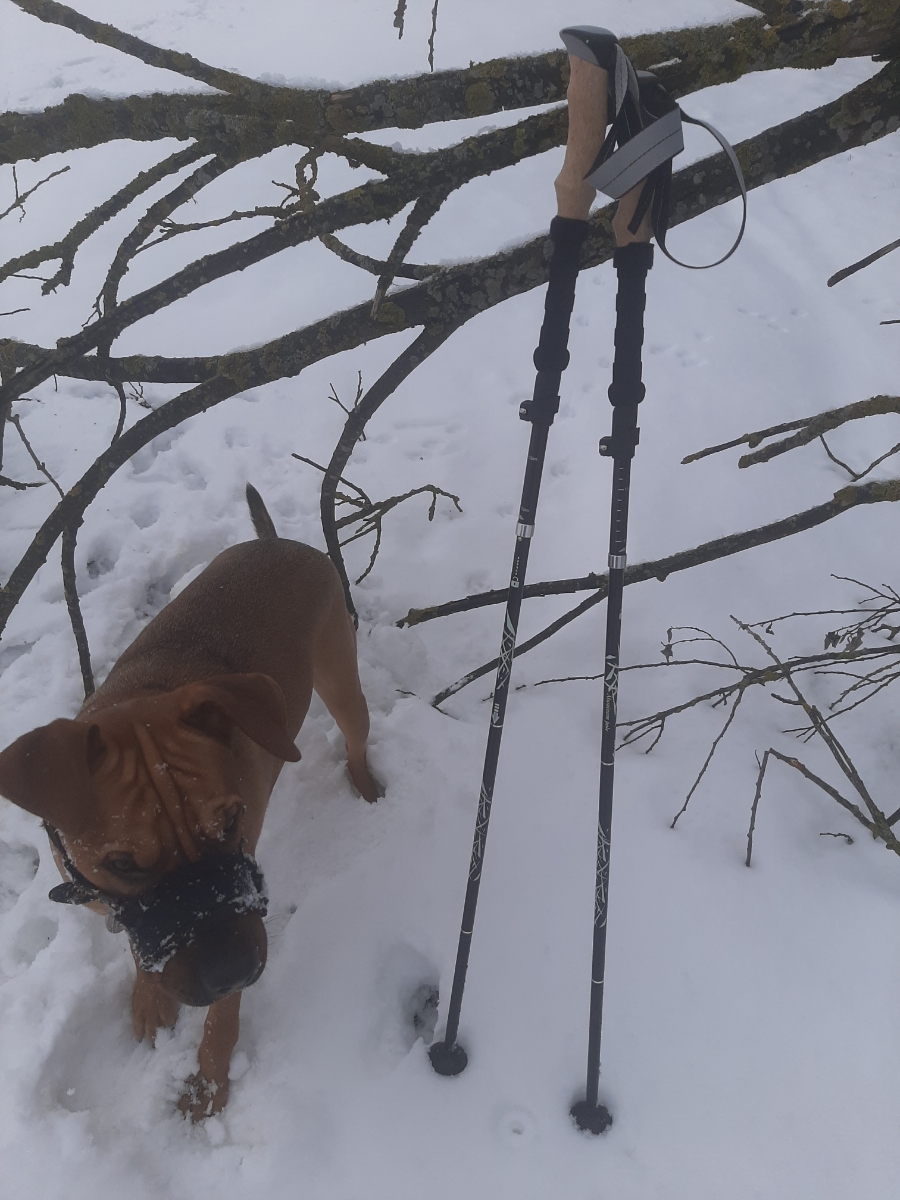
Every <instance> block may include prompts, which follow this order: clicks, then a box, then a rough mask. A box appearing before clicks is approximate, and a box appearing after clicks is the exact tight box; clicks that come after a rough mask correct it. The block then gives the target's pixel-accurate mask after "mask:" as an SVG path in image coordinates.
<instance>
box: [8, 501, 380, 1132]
mask: <svg viewBox="0 0 900 1200" xmlns="http://www.w3.org/2000/svg"><path fill="white" fill-rule="evenodd" d="M247 501H248V503H249V505H250V511H251V515H252V517H253V523H254V526H255V528H256V531H257V533H258V535H259V538H260V540H259V541H255V542H245V543H243V544H241V545H238V546H233V547H232V548H231V549H230V550H226V551H224V553H222V554H220V555H219V556H218V557H217V558H215V559H214V560H213V561H212V562H211V563H210V565H209V566H208V567H207V568H206V570H205V571H204V572H203V573H202V574H201V575H200V576H199V577H198V578H197V579H195V580H194V581H193V583H191V584H189V585H188V586H187V587H186V588H185V589H184V591H183V592H182V593H181V594H180V595H179V596H178V597H177V598H176V599H175V600H173V601H172V602H171V604H169V605H168V606H167V607H166V608H165V609H164V610H163V611H162V612H161V613H160V614H159V615H158V616H157V617H155V618H154V619H153V620H152V621H151V622H150V624H149V625H148V626H147V628H146V629H145V630H144V631H143V632H142V633H141V634H140V635H139V636H138V637H137V639H136V640H135V641H134V642H133V643H132V644H131V646H129V647H128V649H127V650H126V651H125V653H124V654H123V655H122V657H121V658H120V659H119V660H118V662H117V663H116V664H115V666H114V667H113V669H112V670H111V671H110V673H109V676H108V678H107V679H106V682H105V683H104V684H103V685H102V686H101V687H100V688H98V690H97V691H96V692H95V693H94V694H93V695H92V696H91V697H90V698H89V699H88V700H87V701H86V703H85V704H84V707H83V708H82V709H81V711H80V712H79V713H78V715H77V716H76V717H75V718H74V720H57V721H53V722H51V724H49V725H45V726H43V727H42V728H40V729H35V730H33V731H32V732H31V733H27V734H25V735H24V736H23V737H20V738H19V739H18V740H17V741H15V742H13V744H12V745H11V746H9V747H7V749H6V750H4V751H3V753H2V754H0V793H2V794H3V795H4V796H6V797H7V798H8V799H9V800H11V801H12V802H13V803H14V804H17V805H19V806H20V807H21V808H24V809H26V810H27V811H28V812H31V813H35V814H36V815H37V816H39V817H41V818H43V820H44V822H45V824H46V825H47V826H48V832H49V833H50V836H51V843H52V845H53V850H54V854H55V857H56V861H57V865H58V866H59V868H60V871H61V873H62V874H63V876H64V877H65V878H67V879H68V881H69V882H67V883H66V884H63V885H61V886H60V887H59V888H54V890H53V893H51V896H52V898H54V899H65V900H67V901H69V902H74V903H87V904H89V906H90V907H91V908H92V909H93V910H94V911H96V912H100V913H103V914H105V915H106V916H107V923H108V924H111V927H113V928H115V927H116V926H115V924H114V923H113V922H118V923H120V924H121V925H124V927H125V928H126V929H127V931H128V933H129V937H130V939H131V943H132V950H133V951H134V955H135V962H136V964H137V978H136V980H135V984H134V993H133V997H132V1015H133V1020H134V1031H135V1034H136V1036H137V1037H138V1038H139V1039H141V1038H147V1039H149V1040H152V1039H153V1038H154V1037H155V1035H156V1031H157V1030H158V1029H159V1028H160V1027H161V1026H172V1025H173V1024H174V1023H175V1018H176V1016H177V1012H178V1006H179V1004H192V1005H199V1006H204V1007H205V1006H207V1005H208V1006H209V1012H208V1014H207V1017H206V1024H205V1026H204V1030H203V1039H202V1041H201V1043H200V1050H199V1060H200V1069H199V1072H198V1073H197V1075H195V1076H193V1077H192V1078H191V1079H190V1080H188V1084H187V1090H186V1092H185V1094H184V1096H183V1097H182V1099H181V1101H180V1104H179V1107H180V1109H181V1111H182V1112H184V1113H190V1115H191V1117H192V1118H193V1119H194V1120H199V1119H200V1118H201V1117H203V1116H207V1115H209V1114H211V1113H215V1112H218V1111H220V1110H221V1109H222V1108H223V1107H224V1104H225V1101H226V1099H227V1096H228V1066H229V1062H230V1059H231V1053H232V1050H233V1049H234V1045H235V1042H236V1041H237V1036H238V1020H239V1010H240V1003H241V989H242V988H244V987H247V986H249V985H250V984H252V983H254V982H255V981H256V980H257V979H258V978H259V976H260V974H261V973H262V970H263V968H264V966H265V961H266V932H265V927H264V925H263V920H262V917H263V914H264V912H265V895H264V892H263V887H262V877H261V876H260V875H259V872H258V868H256V865H255V862H254V861H253V859H252V855H253V854H254V853H255V850H256V843H257V840H258V838H259V834H260V830H261V829H262V824H263V818H264V816H265V811H266V805H267V803H268V800H269V795H270V793H271V791H272V788H273V786H274V784H275V780H276V779H277V778H278V774H279V772H280V771H281V767H282V764H283V763H284V762H285V761H296V760H297V759H298V758H299V757H300V755H299V752H298V751H297V749H296V748H295V746H294V744H293V740H294V738H295V737H296V736H297V732H298V731H299V729H300V726H301V725H302V724H303V720H304V718H305V716H306V713H307V709H308V708H309V702H310V698H311V695H312V691H313V689H315V690H316V692H318V694H319V696H320V697H321V698H322V700H323V701H324V702H325V705H326V706H327V708H328V711H329V712H330V713H331V715H332V716H333V717H334V719H335V721H336V722H337V724H338V726H339V728H340V730H341V732H342V733H343V735H344V737H345V739H346V742H347V759H348V762H347V766H348V771H349V774H350V778H351V779H352V781H353V783H354V785H355V787H356V788H357V790H358V791H359V792H360V794H361V795H362V796H363V797H364V798H365V799H366V800H368V801H369V802H374V801H375V800H376V798H377V796H378V795H379V794H380V789H379V786H378V784H377V783H376V781H375V780H374V779H373V777H372V775H371V774H370V772H369V768H368V765H367V763H366V739H367V737H368V733H369V713H368V709H367V707H366V701H365V698H364V697H363V694H362V690H361V689H360V684H359V676H358V673H357V665H356V638H355V633H354V630H353V626H352V624H351V621H350V618H349V616H348V613H347V609H346V605H345V602H344V595H343V591H342V588H341V583H340V579H339V578H338V574H337V572H336V571H335V569H334V567H333V566H332V565H331V563H330V562H329V560H328V558H326V557H325V555H324V554H320V553H319V551H318V550H314V549H312V547H310V546H304V545H302V544H301V543H299V542H292V541H286V540H283V539H281V538H279V537H278V536H277V534H276V532H275V528H274V526H273V525H272V522H271V519H270V517H269V514H268V513H267V512H266V510H265V507H264V505H263V502H262V500H261V499H260V497H259V495H258V493H256V492H255V490H254V489H253V488H251V487H249V485H248V488H247Z"/></svg>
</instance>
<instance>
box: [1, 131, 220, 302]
mask: <svg viewBox="0 0 900 1200" xmlns="http://www.w3.org/2000/svg"><path fill="white" fill-rule="evenodd" d="M207 153H209V151H208V150H205V149H204V148H203V147H202V146H201V145H200V144H199V143H196V144H195V145H193V146H188V147H187V148H186V149H185V150H179V151H177V153H175V154H170V155H169V156H168V157H167V158H164V159H162V161H161V162H159V163H157V164H156V166H155V167H150V168H149V170H147V171H141V173H140V174H139V175H137V176H135V178H134V179H133V180H132V181H131V183H129V184H127V185H126V186H125V187H123V188H120V189H119V191H118V192H116V193H115V195H114V196H111V197H110V198H109V199H108V200H106V201H105V202H104V203H103V204H100V205H98V206H97V207H96V208H94V209H91V211H90V212H89V213H88V214H87V216H85V217H82V219H81V220H80V221H78V222H77V224H75V225H73V226H72V228H71V229H70V230H69V232H68V233H67V234H66V236H65V237H64V238H61V239H60V240H59V241H58V242H53V243H52V244H51V245H49V246H41V247H40V249H38V250H29V251H28V252H27V253H25V254H20V255H18V256H17V257H16V258H11V259H10V260H9V262H7V263H4V264H3V266H2V267H0V283H2V281H3V280H4V279H8V278H9V277H10V276H11V275H14V274H16V272H18V271H22V270H26V269H28V268H30V267H38V266H40V265H41V263H45V262H48V261H51V260H53V259H56V258H58V259H60V260H61V261H60V266H59V270H58V271H57V273H56V274H55V275H54V276H53V278H52V279H49V280H47V282H46V283H45V284H44V286H43V287H42V288H41V292H42V293H43V294H44V295H45V296H46V295H47V294H48V293H49V292H52V291H54V290H55V289H56V288H57V287H59V285H60V284H62V285H63V286H65V285H67V284H68V283H69V280H70V279H71V278H72V269H73V267H74V265H75V255H76V253H77V251H78V249H79V248H80V247H81V246H82V245H83V244H84V242H86V241H87V239H88V238H89V237H90V236H91V234H92V233H96V232H97V230H98V229H99V228H100V227H101V226H102V225H104V224H105V223H106V222H107V221H109V220H111V219H112V218H113V217H114V216H116V214H117V213H120V212H122V211H123V209H125V208H127V207H128V205H129V204H131V202H132V201H133V200H135V199H136V198H137V197H138V196H140V195H141V194H142V193H143V192H146V191H148V190H149V189H150V188H151V187H154V186H155V185H156V184H157V183H159V181H160V180H161V179H165V177H166V176H167V175H174V174H175V173H176V172H177V171H180V170H181V169H182V168H183V167H186V166H188V165H189V164H190V163H192V162H196V160H197V159H198V158H202V157H203V155H204V154H207Z"/></svg>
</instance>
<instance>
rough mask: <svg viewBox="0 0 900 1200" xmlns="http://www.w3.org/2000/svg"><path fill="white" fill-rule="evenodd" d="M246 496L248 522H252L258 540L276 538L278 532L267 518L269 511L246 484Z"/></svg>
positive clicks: (254, 491)
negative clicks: (248, 511)
mask: <svg viewBox="0 0 900 1200" xmlns="http://www.w3.org/2000/svg"><path fill="white" fill-rule="evenodd" d="M246 496H247V507H248V508H249V509H250V520H251V521H252V522H253V528H254V529H255V530H256V536H257V537H258V538H277V537H278V532H277V530H276V529H275V523H274V522H273V520H272V518H271V517H270V516H269V510H268V509H267V508H266V506H265V504H264V503H263V498H262V496H261V495H260V494H259V492H258V491H257V490H256V488H255V487H254V486H253V484H252V483H248V484H247V492H246Z"/></svg>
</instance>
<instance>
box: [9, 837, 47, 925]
mask: <svg viewBox="0 0 900 1200" xmlns="http://www.w3.org/2000/svg"><path fill="white" fill-rule="evenodd" d="M39 862H40V855H39V854H38V852H37V850H36V849H35V848H34V846H26V845H23V844H21V843H19V844H16V843H13V842H2V841H0V915H2V914H3V913H5V912H9V910H10V909H11V908H13V907H14V906H15V903H16V901H17V900H18V899H19V897H20V896H21V895H22V893H23V892H24V891H25V889H26V888H27V887H28V885H29V883H31V881H32V879H34V877H35V875H36V874H37V869H38V864H39Z"/></svg>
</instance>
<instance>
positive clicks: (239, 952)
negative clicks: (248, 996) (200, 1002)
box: [197, 946, 262, 998]
mask: <svg viewBox="0 0 900 1200" xmlns="http://www.w3.org/2000/svg"><path fill="white" fill-rule="evenodd" d="M261 972H262V962H261V961H260V957H259V954H258V952H257V950H256V947H255V946H238V947H236V948H228V949H227V950H225V951H223V952H222V953H211V952H210V951H208V950H206V951H201V952H200V954H199V955H198V962H197V974H198V975H199V976H200V982H201V983H202V984H203V986H204V987H205V988H206V989H207V990H208V991H209V992H211V993H212V994H213V995H214V996H216V997H217V998H218V997H221V996H227V995H228V994H229V992H238V991H240V990H241V988H245V987H249V986H250V984H251V983H255V982H256V980H257V979H258V978H259V976H260V974H261Z"/></svg>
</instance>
